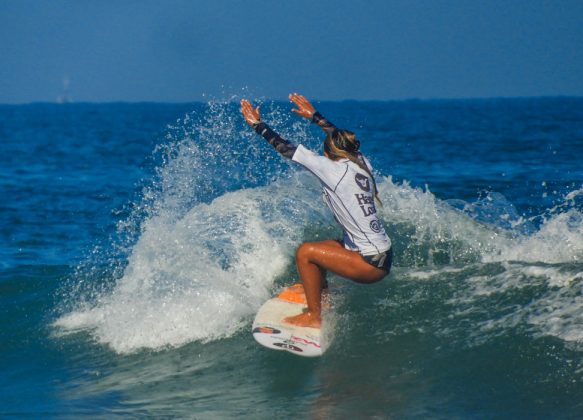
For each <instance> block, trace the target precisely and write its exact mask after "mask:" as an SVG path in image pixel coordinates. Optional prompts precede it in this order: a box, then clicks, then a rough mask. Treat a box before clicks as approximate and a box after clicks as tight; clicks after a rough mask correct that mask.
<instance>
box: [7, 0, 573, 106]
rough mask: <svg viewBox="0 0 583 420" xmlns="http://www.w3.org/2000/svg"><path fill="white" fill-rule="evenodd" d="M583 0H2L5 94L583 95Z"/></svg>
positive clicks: (29, 97)
mask: <svg viewBox="0 0 583 420" xmlns="http://www.w3.org/2000/svg"><path fill="white" fill-rule="evenodd" d="M582 46H583V1H581V0H563V1H561V0H554V1H553V0H530V1H522V0H503V1H502V0H500V1H499V0H488V1H478V0H475V1H472V0H456V1H454V0H425V1H418V0H409V1H407V0H395V1H391V0H385V1H378V0H367V1H357V0H351V1H345V0H325V1H317V0H294V1H282V0H270V1H258V0H247V1H230V0H225V1H221V0H189V1H186V0H184V1H183V0H164V1H162V0H160V1H151V0H131V1H129V0H128V1H124V0H117V1H109V0H99V1H97V0H95V1H87V0H71V1H65V0H50V1H49V0H46V1H40V0H39V1H31V0H0V60H1V61H0V103H26V102H33V101H54V100H55V98H56V97H57V96H59V95H60V94H62V93H63V80H64V79H65V78H67V79H68V80H69V94H70V95H71V96H72V97H73V99H74V100H75V101H79V102H80V101H93V102H104V101H162V102H184V101H204V100H206V99H208V98H209V97H212V98H224V97H228V96H230V95H241V94H246V95H250V96H257V97H264V98H273V99H281V98H284V97H285V96H286V95H287V93H288V92H290V91H298V92H302V93H304V94H306V95H307V96H309V97H311V98H316V99H321V100H326V99H329V100H340V99H361V100H367V99H375V100H392V99H408V98H468V97H498V96H554V95H574V96H583V47H582Z"/></svg>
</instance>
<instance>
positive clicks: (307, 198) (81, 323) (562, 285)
mask: <svg viewBox="0 0 583 420" xmlns="http://www.w3.org/2000/svg"><path fill="white" fill-rule="evenodd" d="M236 113H237V111H236V109H233V105H228V104H227V105H221V104H213V105H212V106H211V107H210V108H209V110H208V111H207V113H206V114H205V115H203V116H202V117H201V118H198V119H195V118H194V117H192V116H190V115H187V116H186V118H184V119H183V120H180V121H178V123H177V125H176V126H172V127H170V128H169V134H168V136H167V140H168V142H167V143H165V144H163V145H162V146H159V149H158V151H157V152H158V153H159V157H160V162H161V163H160V166H159V167H157V169H156V176H155V182H154V183H153V185H150V186H148V187H146V188H145V189H144V191H143V194H142V203H141V204H140V205H137V206H136V207H137V208H140V209H141V210H142V211H141V212H134V213H133V214H132V215H130V217H129V220H125V221H122V222H120V229H123V228H124V227H127V226H133V225H135V224H136V223H135V220H132V218H134V219H135V218H137V217H143V220H140V221H139V223H137V224H139V226H140V228H139V233H138V234H137V240H136V241H135V243H134V244H133V245H132V246H131V248H130V249H131V250H130V252H129V255H128V257H127V265H126V266H125V268H124V270H123V275H121V276H120V277H119V278H118V279H117V280H116V281H115V284H114V286H113V287H112V288H110V289H109V290H107V291H105V292H99V293H93V294H92V295H93V300H92V301H86V300H80V301H79V302H78V303H77V308H75V309H74V310H73V311H71V312H69V313H67V314H65V315H63V316H62V317H60V318H59V319H58V320H57V321H56V323H55V325H56V326H57V327H59V328H60V329H61V332H70V331H79V330H89V331H91V334H92V335H93V336H94V337H95V339H96V340H97V341H98V342H100V343H103V344H106V345H108V346H109V347H110V348H112V349H113V350H114V351H116V352H119V353H132V352H136V351H138V350H140V349H144V348H146V349H154V350H157V349H164V348H167V347H177V346H182V345H184V344H186V343H190V342H194V341H200V342H203V343H204V342H209V341H213V340H218V339H223V338H226V337H232V336H233V335H234V334H236V333H237V332H240V331H244V330H245V329H246V328H248V324H249V320H250V319H251V318H252V317H253V315H254V313H255V312H256V310H257V309H258V307H259V306H260V305H261V304H262V302H263V301H265V299H267V298H268V297H269V296H270V294H271V293H273V290H274V287H275V286H274V285H276V284H278V282H277V280H278V279H280V283H281V282H285V283H287V282H289V281H291V280H294V279H297V274H296V273H295V270H294V266H293V265H294V264H293V254H294V250H295V248H296V247H297V246H298V245H299V244H300V243H301V242H302V241H306V240H312V239H319V238H322V239H325V238H330V237H338V236H339V231H338V228H337V226H336V225H335V223H334V220H333V219H332V217H331V215H330V214H329V212H328V210H327V209H326V208H324V206H323V204H322V201H321V199H320V197H319V196H320V191H319V186H318V183H317V181H316V180H315V179H313V177H312V176H310V175H309V174H308V173H306V172H305V171H302V170H301V169H298V168H295V167H293V166H291V165H290V164H289V162H286V161H285V160H284V159H281V158H280V157H279V156H277V155H276V154H275V152H273V151H272V150H270V149H269V146H267V147H264V146H266V145H264V144H262V143H261V142H262V139H260V138H259V137H258V136H253V135H252V134H251V135H250V133H249V130H246V131H241V126H240V124H239V121H238V120H237V119H236V118H235V116H236V115H237V114H236ZM266 118H267V119H270V120H275V121H282V120H283V121H284V122H287V120H286V118H284V117H283V116H282V114H281V113H280V112H279V111H278V109H277V108H275V109H274V110H273V111H271V112H270V113H269V115H268V116H267V117H266ZM283 132H284V134H286V135H288V136H289V137H292V138H294V139H300V141H303V142H307V143H310V142H311V143H314V141H313V140H311V139H310V137H309V133H308V132H307V131H306V128H305V126H300V125H298V124H296V125H295V126H293V125H292V126H291V128H289V127H286V126H285V124H284V125H283ZM311 146H312V147H314V146H313V145H311ZM315 147H318V146H317V145H316V146H315ZM378 176H379V190H380V194H381V198H382V200H383V202H384V207H383V208H382V209H380V215H381V217H382V219H383V220H384V222H385V225H386V226H387V231H388V233H389V235H390V236H391V238H392V240H393V243H394V244H395V245H394V246H395V251H396V266H397V267H399V269H398V270H397V272H398V274H395V275H394V276H393V277H399V278H409V279H412V280H418V279H420V278H423V279H432V278H434V277H437V278H440V277H442V276H444V275H448V274H451V275H454V274H455V276H456V277H459V276H460V273H463V272H465V271H464V270H467V267H472V270H470V272H471V274H468V275H467V277H465V278H464V279H463V280H464V282H465V283H466V284H465V287H463V292H461V291H460V292H456V295H457V294H461V295H462V297H453V296H452V298H451V299H453V300H454V301H455V299H459V307H465V306H466V305H467V304H468V302H473V301H474V300H476V299H481V298H483V297H484V296H486V295H488V294H491V293H494V292H501V291H503V290H505V289H509V290H514V289H515V288H519V289H521V288H528V287H530V286H531V285H532V284H539V283H540V282H541V281H543V280H544V281H545V282H546V284H547V285H548V287H549V288H550V289H551V290H549V292H548V293H546V294H545V295H544V296H541V297H540V298H538V301H535V302H532V303H531V304H530V305H529V306H528V307H527V308H521V309H520V310H517V311H515V313H513V314H512V315H511V316H508V317H504V318H502V319H495V320H493V319H488V320H486V321H485V324H486V325H488V326H491V325H492V324H501V323H502V324H504V323H505V322H507V323H508V325H509V326H511V327H512V326H514V325H515V323H516V322H517V319H524V320H525V321H526V322H528V323H529V325H532V326H533V327H534V326H536V327H537V328H538V333H539V334H551V335H554V336H557V337H559V338H561V339H564V340H568V341H578V340H579V338H580V334H579V333H578V332H577V330H578V327H577V325H578V324H579V322H580V321H581V319H582V316H583V313H581V311H580V310H579V309H578V303H579V302H578V299H575V301H569V300H568V299H571V298H570V297H569V296H570V295H571V294H572V293H569V292H568V291H569V290H570V289H571V287H572V286H573V284H578V283H579V281H580V280H581V276H582V273H583V269H581V267H580V265H579V264H578V263H579V262H580V261H582V260H583V223H582V221H583V218H582V213H581V211H580V210H579V209H578V206H577V203H576V200H577V199H578V197H580V196H581V194H582V193H583V190H573V191H571V192H569V194H568V195H567V196H566V197H565V199H564V202H563V203H561V204H559V205H557V206H555V207H554V208H553V209H550V210H549V211H547V212H546V214H543V215H539V216H533V217H530V219H525V218H524V217H523V216H520V215H519V214H518V212H517V210H516V209H515V208H514V206H513V205H512V204H511V203H509V202H508V201H507V200H506V198H505V197H504V196H503V195H501V194H500V193H488V194H486V195H485V196H484V197H482V198H481V199H479V200H477V201H474V202H466V201H463V200H459V199H452V200H440V199H439V198H438V197H436V195H435V194H433V193H432V192H431V191H429V190H427V189H420V188H415V187H412V186H411V185H410V184H409V183H408V182H407V181H402V182H394V181H393V180H392V178H391V177H383V176H382V174H379V175H378ZM144 208H145V210H144ZM557 265H558V266H557ZM492 267H496V268H495V269H494V268H492ZM475 270H477V271H478V272H482V270H486V271H485V274H480V275H477V274H476V273H474V271H475ZM492 270H493V271H492ZM512 285H514V286H512ZM95 295H97V297H95ZM548 307H556V308H557V310H556V311H551V313H548V314H546V315H545V313H544V311H543V308H548ZM569 308H570V309H569ZM351 310H357V308H351ZM541 312H543V313H541ZM564 313H568V314H570V316H569V317H567V318H568V319H567V320H565V317H564V316H562V315H561V314H564Z"/></svg>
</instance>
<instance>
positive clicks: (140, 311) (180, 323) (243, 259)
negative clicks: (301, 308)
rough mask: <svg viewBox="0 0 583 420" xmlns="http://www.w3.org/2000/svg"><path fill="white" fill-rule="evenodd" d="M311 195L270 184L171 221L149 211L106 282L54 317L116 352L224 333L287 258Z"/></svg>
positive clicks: (265, 292) (254, 304)
mask: <svg viewBox="0 0 583 420" xmlns="http://www.w3.org/2000/svg"><path fill="white" fill-rule="evenodd" d="M302 176H303V178H304V180H305V182H306V183H308V184H310V185H312V187H314V185H313V183H312V181H311V179H310V178H309V177H308V178H306V177H305V175H302ZM296 181H297V182H302V181H300V180H296ZM297 190H298V189H297V188H296V193H297ZM292 193H293V191H292ZM315 204H316V205H315V206H312V205H311V204H310V203H306V202H304V201H303V199H302V198H300V197H295V199H294V198H292V199H290V197H289V194H288V192H287V191H285V190H282V189H281V188H280V187H279V186H278V185H272V186H270V187H265V188H257V189H247V190H239V191H236V192H231V193H227V194H225V195H223V196H221V197H219V198H217V199H216V200H214V201H213V202H211V203H209V204H199V205H198V206H195V207H194V208H192V209H191V210H190V211H189V212H188V213H186V215H185V216H184V217H182V218H180V219H178V220H176V221H174V222H169V221H168V220H167V219H165V218H163V217H153V218H152V219H150V220H147V221H146V223H144V228H143V233H142V235H141V236H140V238H139V240H138V242H137V243H136V244H135V246H134V247H133V250H132V253H131V255H130V257H129V262H128V266H127V268H126V270H125V273H124V275H123V277H122V278H121V279H120V280H119V281H118V283H117V284H116V286H115V287H114V289H113V290H112V291H111V292H110V293H108V294H105V295H103V296H101V297H100V298H99V300H98V301H97V302H96V303H94V304H93V305H91V307H89V308H88V307H82V308H79V309H77V310H75V311H73V312H71V313H70V314H68V315H65V316H63V317H61V318H60V319H59V320H57V322H56V324H55V325H56V326H57V327H59V328H60V329H61V330H62V331H77V330H79V329H88V330H91V331H92V334H93V335H94V337H95V338H96V340H97V341H99V342H100V343H104V344H107V345H109V346H110V347H111V348H113V349H114V350H115V351H117V352H121V353H125V352H133V351H136V350H138V349H140V348H151V349H157V348H163V347H167V346H179V345H182V344H184V343H188V342H191V341H195V340H200V341H209V340H213V339H217V338H221V337H226V336H229V335H231V334H233V333H234V332H236V331H237V330H238V329H240V328H241V327H242V326H243V325H244V324H245V323H246V322H247V320H248V318H249V317H250V316H252V315H253V314H254V313H255V312H256V310H257V309H258V307H259V306H260V304H261V303H262V302H263V301H264V300H265V299H267V297H268V296H269V293H270V287H271V286H272V285H273V281H274V279H275V278H277V276H278V275H281V274H282V273H283V272H284V269H285V268H286V267H287V266H288V265H289V264H291V263H292V262H293V252H294V249H295V247H296V246H297V244H298V243H299V241H300V240H301V236H302V229H298V228H297V225H298V223H299V224H300V225H303V223H302V222H301V220H304V221H305V220H306V219H311V220H317V219H318V218H320V219H322V218H323V217H324V216H323V215H322V214H321V213H320V212H321V210H322V209H323V207H322V206H321V205H320V203H318V202H316V203H315ZM284 205H285V206H284Z"/></svg>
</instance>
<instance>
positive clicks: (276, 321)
mask: <svg viewBox="0 0 583 420" xmlns="http://www.w3.org/2000/svg"><path fill="white" fill-rule="evenodd" d="M304 308H307V304H306V296H305V294H304V288H303V286H302V285H301V284H294V285H293V286H290V287H286V288H285V289H283V290H282V292H281V293H280V294H278V295H277V296H276V297H274V298H272V299H269V300H268V301H267V302H265V303H264V304H263V306H262V307H261V308H259V311H258V312H257V315H256V316H255V321H253V327H252V328H253V338H255V340H256V341H257V342H258V343H259V344H261V345H262V346H265V347H267V348H270V349H274V350H283V351H288V352H290V353H293V354H296V355H298V356H304V357H318V356H321V355H322V354H323V353H324V351H325V350H326V345H325V343H324V340H323V335H322V330H321V328H311V327H300V326H296V325H290V324H285V323H283V322H282V321H283V319H284V318H286V317H288V316H293V315H298V314H300V313H302V311H303V310H304Z"/></svg>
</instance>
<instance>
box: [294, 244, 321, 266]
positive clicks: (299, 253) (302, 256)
mask: <svg viewBox="0 0 583 420" xmlns="http://www.w3.org/2000/svg"><path fill="white" fill-rule="evenodd" d="M315 249H316V245H315V244H314V243H313V242H304V243H303V244H301V245H300V246H299V247H298V249H297V250H296V261H310V260H311V259H312V256H313V255H314V251H315Z"/></svg>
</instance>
